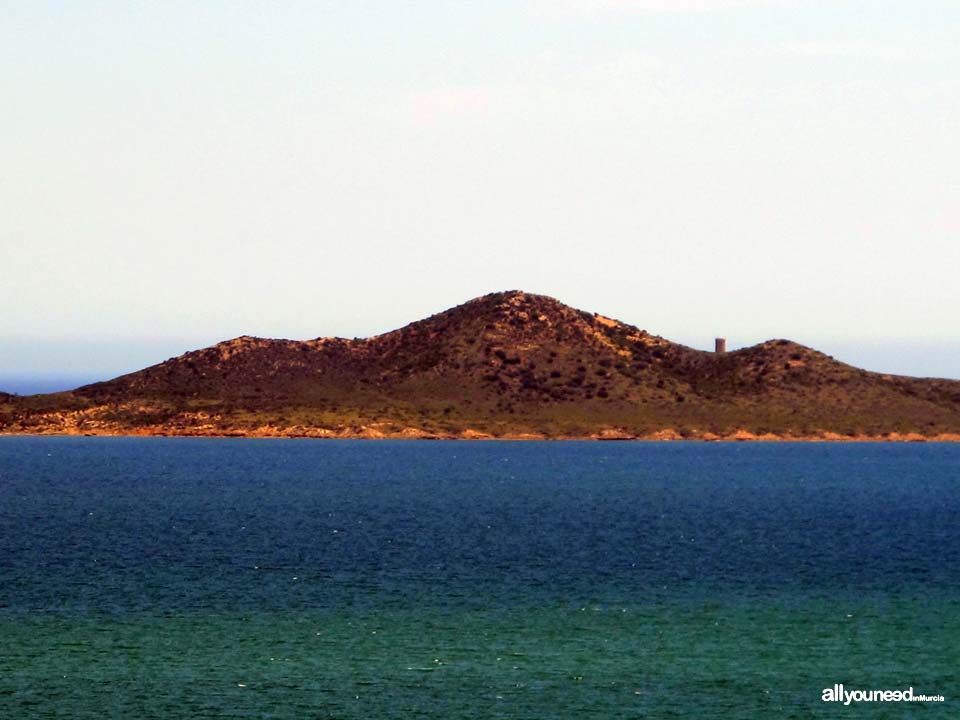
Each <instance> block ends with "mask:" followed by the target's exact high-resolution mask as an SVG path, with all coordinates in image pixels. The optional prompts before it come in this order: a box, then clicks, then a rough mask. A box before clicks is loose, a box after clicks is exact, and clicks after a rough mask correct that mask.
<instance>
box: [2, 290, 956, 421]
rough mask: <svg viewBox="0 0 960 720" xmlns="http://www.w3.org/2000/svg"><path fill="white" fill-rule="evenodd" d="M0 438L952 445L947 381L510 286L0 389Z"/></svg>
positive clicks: (952, 409)
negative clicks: (725, 339)
mask: <svg viewBox="0 0 960 720" xmlns="http://www.w3.org/2000/svg"><path fill="white" fill-rule="evenodd" d="M0 432H4V433H68V434H151V435H152V434H163V435H167V434H169V435H240V436H244V435H252V436H274V435H276V436H310V437H512V438H524V437H548V438H560V437H596V438H610V439H615V438H633V437H652V438H667V439H672V438H700V439H716V438H724V437H726V438H736V439H747V438H755V437H757V438H766V439H775V438H777V439H779V438H822V439H866V438H871V439H874V438H887V439H931V438H940V439H960V381H952V380H936V379H919V378H909V377H902V376H894V375H885V374H879V373H872V372H867V371H865V370H861V369H858V368H855V367H852V366H850V365H846V364H844V363H842V362H838V361H837V360H834V359H833V358H831V357H828V356H827V355H824V354H823V353H820V352H818V351H816V350H813V349H811V348H808V347H805V346H803V345H800V344H797V343H795V342H791V341H789V340H785V339H776V340H769V341H767V342H764V343H761V344H759V345H755V346H752V347H748V348H744V349H741V350H736V351H733V352H727V353H722V354H716V353H710V352H703V351H700V350H695V349H692V348H689V347H685V346H683V345H680V344H677V343H673V342H670V341H668V340H666V339H664V338H662V337H659V336H657V335H653V334H650V333H648V332H646V331H645V330H641V329H639V328H637V327H635V326H633V325H629V324H627V323H624V322H621V321H619V320H615V319H612V318H608V317H605V316H603V315H599V314H596V313H588V312H584V311H581V310H576V309H574V308H571V307H569V306H567V305H564V304H563V303H561V302H559V301H557V300H554V299H553V298H549V297H545V296H542V295H533V294H529V293H524V292H521V291H511V292H502V293H493V294H490V295H485V296H483V297H480V298H476V299H474V300H471V301H469V302H467V303H464V304H463V305H459V306H457V307H454V308H452V309H450V310H447V311H445V312H442V313H439V314H437V315H433V316H431V317H429V318H426V319H425V320H420V321H417V322H414V323H411V324H409V325H407V326H405V327H403V328H400V329H398V330H394V331H392V332H388V333H385V334H383V335H377V336H374V337H371V338H366V339H353V340H348V339H344V338H317V339H314V340H306V341H295V340H274V339H265V338H256V337H249V336H243V337H238V338H235V339H233V340H228V341H225V342H222V343H218V344H217V345H213V346H211V347H208V348H204V349H201V350H196V351H193V352H189V353H186V354H184V355H182V356H180V357H177V358H171V359H170V360H167V361H166V362H162V363H160V364H158V365H154V366H151V367H148V368H146V369H144V370H141V371H139V372H135V373H131V374H129V375H124V376H122V377H118V378H115V379H113V380H109V381H107V382H101V383H95V384H92V385H86V386H84V387H80V388H77V389H76V390H73V391H70V392H63V393H54V394H50V395H35V396H30V397H23V398H21V397H16V396H10V395H4V394H0Z"/></svg>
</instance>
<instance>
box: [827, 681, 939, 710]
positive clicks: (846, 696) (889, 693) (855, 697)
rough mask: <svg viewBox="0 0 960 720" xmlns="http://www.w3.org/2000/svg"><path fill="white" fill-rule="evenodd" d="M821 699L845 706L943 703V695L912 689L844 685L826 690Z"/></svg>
mask: <svg viewBox="0 0 960 720" xmlns="http://www.w3.org/2000/svg"><path fill="white" fill-rule="evenodd" d="M821 697H822V698H823V701H824V702H840V703H843V704H844V705H849V704H850V703H854V702H943V695H918V694H917V693H915V692H914V691H913V688H912V687H909V688H907V689H906V690H859V689H858V690H847V689H845V688H844V687H843V684H842V683H840V684H838V685H834V686H833V687H832V688H824V689H823V695H822V696H821Z"/></svg>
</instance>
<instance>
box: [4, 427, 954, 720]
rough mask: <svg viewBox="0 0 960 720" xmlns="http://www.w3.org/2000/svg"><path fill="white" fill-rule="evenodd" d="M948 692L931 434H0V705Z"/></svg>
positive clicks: (99, 710)
mask: <svg viewBox="0 0 960 720" xmlns="http://www.w3.org/2000/svg"><path fill="white" fill-rule="evenodd" d="M838 684H843V686H844V688H845V689H846V691H852V690H889V691H897V690H906V689H907V688H911V687H912V688H913V692H914V693H915V695H928V696H933V697H937V698H939V697H942V698H943V700H942V701H940V700H934V701H923V702H917V701H915V702H893V701H885V702H884V701H874V702H867V701H860V702H857V701H851V702H850V704H849V705H847V704H844V701H843V700H842V699H841V700H840V701H825V700H824V699H823V698H824V690H825V689H830V688H834V687H835V686H836V685H838ZM958 716H960V445H950V444H893V443H890V444H886V443H876V444H874V443H863V444H860V443H849V444H828V443H770V444H756V443H684V442H670V443H655V442H526V441H525V442H498V441H464V442H459V441H452V442H451V441H437V442H431V441H422V440H421V441H393V440H374V441H370V440H366V441H364V440H280V439H276V440H275V439H206V438H97V437H84V438H74V437H2V438H0V718H11V719H18V720H19V719H31V718H70V719H72V720H75V719H80V718H98V719H99V718H136V719H142V718H190V719H193V718H278V719H279V718H298V719H300V718H362V719H364V720H380V719H386V718H417V717H420V718H440V719H456V718H604V719H607V718H644V717H650V718H697V719H703V718H846V717H849V718H904V717H923V718H955V717H958Z"/></svg>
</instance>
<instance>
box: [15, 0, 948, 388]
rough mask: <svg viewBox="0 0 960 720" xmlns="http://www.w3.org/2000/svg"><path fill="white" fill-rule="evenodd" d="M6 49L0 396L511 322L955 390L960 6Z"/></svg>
mask: <svg viewBox="0 0 960 720" xmlns="http://www.w3.org/2000/svg"><path fill="white" fill-rule="evenodd" d="M0 17H2V21H0V97H2V98H3V109H2V110H0V158H2V171H0V209H2V212H0V308H2V311H0V389H7V390H13V391H17V392H36V391H41V390H55V389H63V386H69V385H71V384H79V383H80V382H85V381H90V380H96V379H106V378H109V377H113V376H115V375H118V374H121V373H124V372H129V371H133V370H136V369H139V368H141V367H144V366H146V365H150V364H153V363H155V362H160V361H162V360H165V359H166V358H168V357H171V356H174V355H178V354H180V353H182V352H185V351H187V350H190V349H195V348H198V347H202V346H206V345H209V344H212V343H214V342H217V341H220V340H223V339H227V338H230V337H235V336H238V335H241V334H250V335H259V336H265V337H287V338H298V339H306V338H314V337H318V336H328V335H339V336H344V337H355V336H358V337H365V336H368V335H372V334H376V333H380V332H384V331H387V330H390V329H393V328H396V327H399V326H402V325H404V324H406V323H408V322H411V321H413V320H416V319H419V318H422V317H425V316H428V315H430V314H433V313H435V312H439V311H441V310H444V309H446V308H448V307H451V306H453V305H456V304H459V303H461V302H464V301H466V300H468V299H470V298H473V297H476V296H479V295H482V294H485V293H488V292H493V291H498V290H507V289H523V290H527V291H529V292H536V293H543V294H547V295H551V296H553V297H556V298H558V299H559V300H561V301H563V302H565V303H568V304H570V305H573V306H575V307H579V308H582V309H585V310H589V311H598V312H601V313H603V314H605V315H609V316H612V317H616V318H618V319H620V320H623V321H625V322H629V323H631V324H634V325H638V326H639V327H641V328H644V329H646V330H648V331H650V332H653V333H656V334H659V335H662V336H664V337H667V338H669V339H671V340H675V341H678V342H682V343H684V344H687V345H691V346H693V347H699V348H703V349H709V348H712V344H713V338H714V337H715V336H718V335H719V336H725V337H727V338H728V347H730V348H731V349H732V348H737V347H742V346H746V345H751V344H753V343H756V342H760V341H763V340H766V339H768V338H772V337H787V338H791V339H793V340H796V341H798V342H802V343H804V344H806V345H810V346H812V347H815V348H817V349H820V350H823V351H824V352H827V353H828V354H831V355H834V356H835V357H837V358H838V359H841V360H844V361H846V362H851V363H853V364H856V365H859V366H862V367H866V368H868V369H873V370H879V371H884V372H898V373H904V374H915V375H925V376H940V377H953V378H960V333H958V328H960V326H958V324H957V321H956V318H957V311H958V309H960V282H958V268H960V133H958V132H957V128H958V127H960V84H958V82H957V79H956V74H957V73H956V71H957V68H958V67H960V42H958V41H957V34H956V28H957V27H958V23H960V3H957V2H956V0H937V1H934V0H913V1H912V2H909V3H906V2H902V1H901V0H897V1H888V0H869V1H856V2H853V1H849V0H484V1H483V2H462V1H456V2H453V1H451V2H441V1H439V0H437V1H430V0H420V1H417V2H407V1H401V0H380V1H378V2H374V1H372V0H342V1H339V0H338V1H334V0H328V1H326V2H324V1H322V0H321V1H311V2H296V1H290V2H279V3H268V2H251V1H248V0H230V1H229V2H228V1H226V0H206V1H205V2H203V3H197V2H193V1H191V2H185V1H181V0H165V1H164V2H129V1H126V0H125V1H123V2H120V1H117V0H89V1H88V2H84V3H70V2H53V1H50V0H31V2H19V1H18V2H11V1H9V0H0Z"/></svg>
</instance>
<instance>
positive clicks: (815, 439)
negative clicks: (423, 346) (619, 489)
mask: <svg viewBox="0 0 960 720" xmlns="http://www.w3.org/2000/svg"><path fill="white" fill-rule="evenodd" d="M3 436H8V437H193V438H224V439H225V438H240V439H244V438H246V439H269V438H272V439H289V440H304V439H310V440H471V441H472V440H476V441H484V440H487V441H496V440H500V441H511V442H523V441H557V442H560V441H574V440H575V441H584V440H592V441H597V442H704V443H708V442H723V443H734V442H738V443H742V442H749V443H778V442H792V443H796V442H803V443H945V442H947V443H953V442H960V433H939V434H937V435H922V434H920V433H917V432H907V433H901V432H891V433H886V434H882V435H863V434H857V435H843V434H841V433H836V432H832V431H819V432H816V433H812V434H805V435H801V434H796V435H794V434H776V433H764V434H757V433H753V432H750V431H748V430H736V431H733V432H729V433H722V434H718V433H712V432H700V431H697V430H693V431H689V432H683V433H681V432H679V431H677V430H675V429H672V428H665V429H663V430H658V431H656V432H652V433H646V434H633V433H629V432H627V431H625V430H622V429H619V428H611V429H607V430H603V431H601V432H595V433H587V434H563V435H547V434H545V433H536V432H521V433H516V432H507V433H501V434H492V433H486V432H481V431H477V430H471V429H467V430H464V431H461V432H459V433H453V432H448V433H443V432H432V431H428V430H424V429H421V428H413V427H408V428H404V429H403V430H401V431H383V430H380V429H378V428H375V427H371V426H361V427H358V428H347V429H341V430H330V429H326V428H302V427H292V428H280V427H273V426H262V427H258V428H254V429H251V430H227V429H221V428H155V427H148V428H134V429H119V428H110V429H108V428H85V429H79V428H64V429H55V430H48V431H44V430H40V431H34V432H27V431H10V430H5V429H0V437H3Z"/></svg>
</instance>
